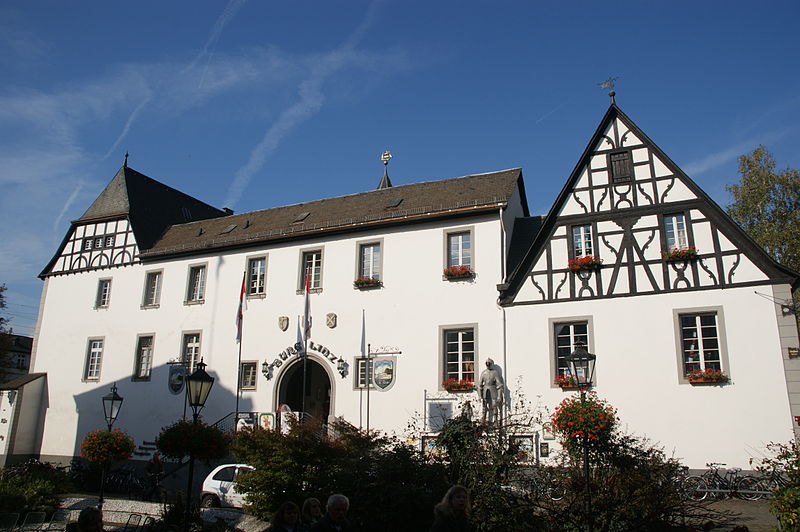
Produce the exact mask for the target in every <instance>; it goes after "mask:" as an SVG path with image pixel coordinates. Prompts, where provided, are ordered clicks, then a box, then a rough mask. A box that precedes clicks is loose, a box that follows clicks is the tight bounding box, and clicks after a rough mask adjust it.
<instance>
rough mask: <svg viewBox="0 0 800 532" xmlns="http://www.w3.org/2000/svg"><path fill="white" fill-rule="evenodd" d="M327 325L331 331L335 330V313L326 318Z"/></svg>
mask: <svg viewBox="0 0 800 532" xmlns="http://www.w3.org/2000/svg"><path fill="white" fill-rule="evenodd" d="M325 324H326V325H327V326H328V328H329V329H335V328H336V314H334V313H333V312H329V313H328V314H327V315H326V316H325Z"/></svg>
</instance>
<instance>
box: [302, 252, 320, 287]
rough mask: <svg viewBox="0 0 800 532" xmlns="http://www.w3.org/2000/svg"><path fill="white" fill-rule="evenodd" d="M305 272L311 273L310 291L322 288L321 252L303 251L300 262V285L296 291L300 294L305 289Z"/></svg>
mask: <svg viewBox="0 0 800 532" xmlns="http://www.w3.org/2000/svg"><path fill="white" fill-rule="evenodd" d="M306 272H310V273H311V283H310V288H311V290H318V289H321V288H322V250H321V249H313V250H308V251H303V254H302V256H301V260H300V283H299V285H298V290H299V291H300V292H302V291H303V290H304V289H305V282H306Z"/></svg>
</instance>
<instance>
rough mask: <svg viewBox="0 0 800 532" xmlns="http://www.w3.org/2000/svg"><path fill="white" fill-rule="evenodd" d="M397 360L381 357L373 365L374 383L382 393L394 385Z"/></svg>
mask: <svg viewBox="0 0 800 532" xmlns="http://www.w3.org/2000/svg"><path fill="white" fill-rule="evenodd" d="M396 362H397V358H395V357H380V358H376V359H374V362H373V363H372V382H374V383H375V386H376V387H377V388H378V389H379V390H380V391H382V392H385V391H386V390H388V389H389V388H391V387H392V385H393V384H394V372H395V366H396Z"/></svg>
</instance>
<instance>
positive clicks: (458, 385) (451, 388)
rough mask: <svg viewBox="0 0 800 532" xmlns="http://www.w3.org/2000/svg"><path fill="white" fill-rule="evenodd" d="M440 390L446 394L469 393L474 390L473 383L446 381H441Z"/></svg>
mask: <svg viewBox="0 0 800 532" xmlns="http://www.w3.org/2000/svg"><path fill="white" fill-rule="evenodd" d="M442 388H444V389H445V390H447V391H448V392H471V391H473V390H474V389H475V383H474V382H473V381H461V380H458V379H447V380H446V381H442Z"/></svg>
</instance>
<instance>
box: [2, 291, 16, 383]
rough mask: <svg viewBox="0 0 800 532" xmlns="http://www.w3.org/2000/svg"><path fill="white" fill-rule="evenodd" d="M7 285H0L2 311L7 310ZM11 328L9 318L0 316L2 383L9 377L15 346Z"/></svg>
mask: <svg viewBox="0 0 800 532" xmlns="http://www.w3.org/2000/svg"><path fill="white" fill-rule="evenodd" d="M5 291H6V285H4V284H1V285H0V311H2V309H4V308H6V296H5ZM11 332H12V331H11V328H10V327H9V326H8V318H6V317H4V316H2V315H0V381H2V380H5V378H6V376H7V375H8V371H7V370H6V368H8V367H9V366H10V365H11V347H12V346H13V342H12V337H11Z"/></svg>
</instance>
